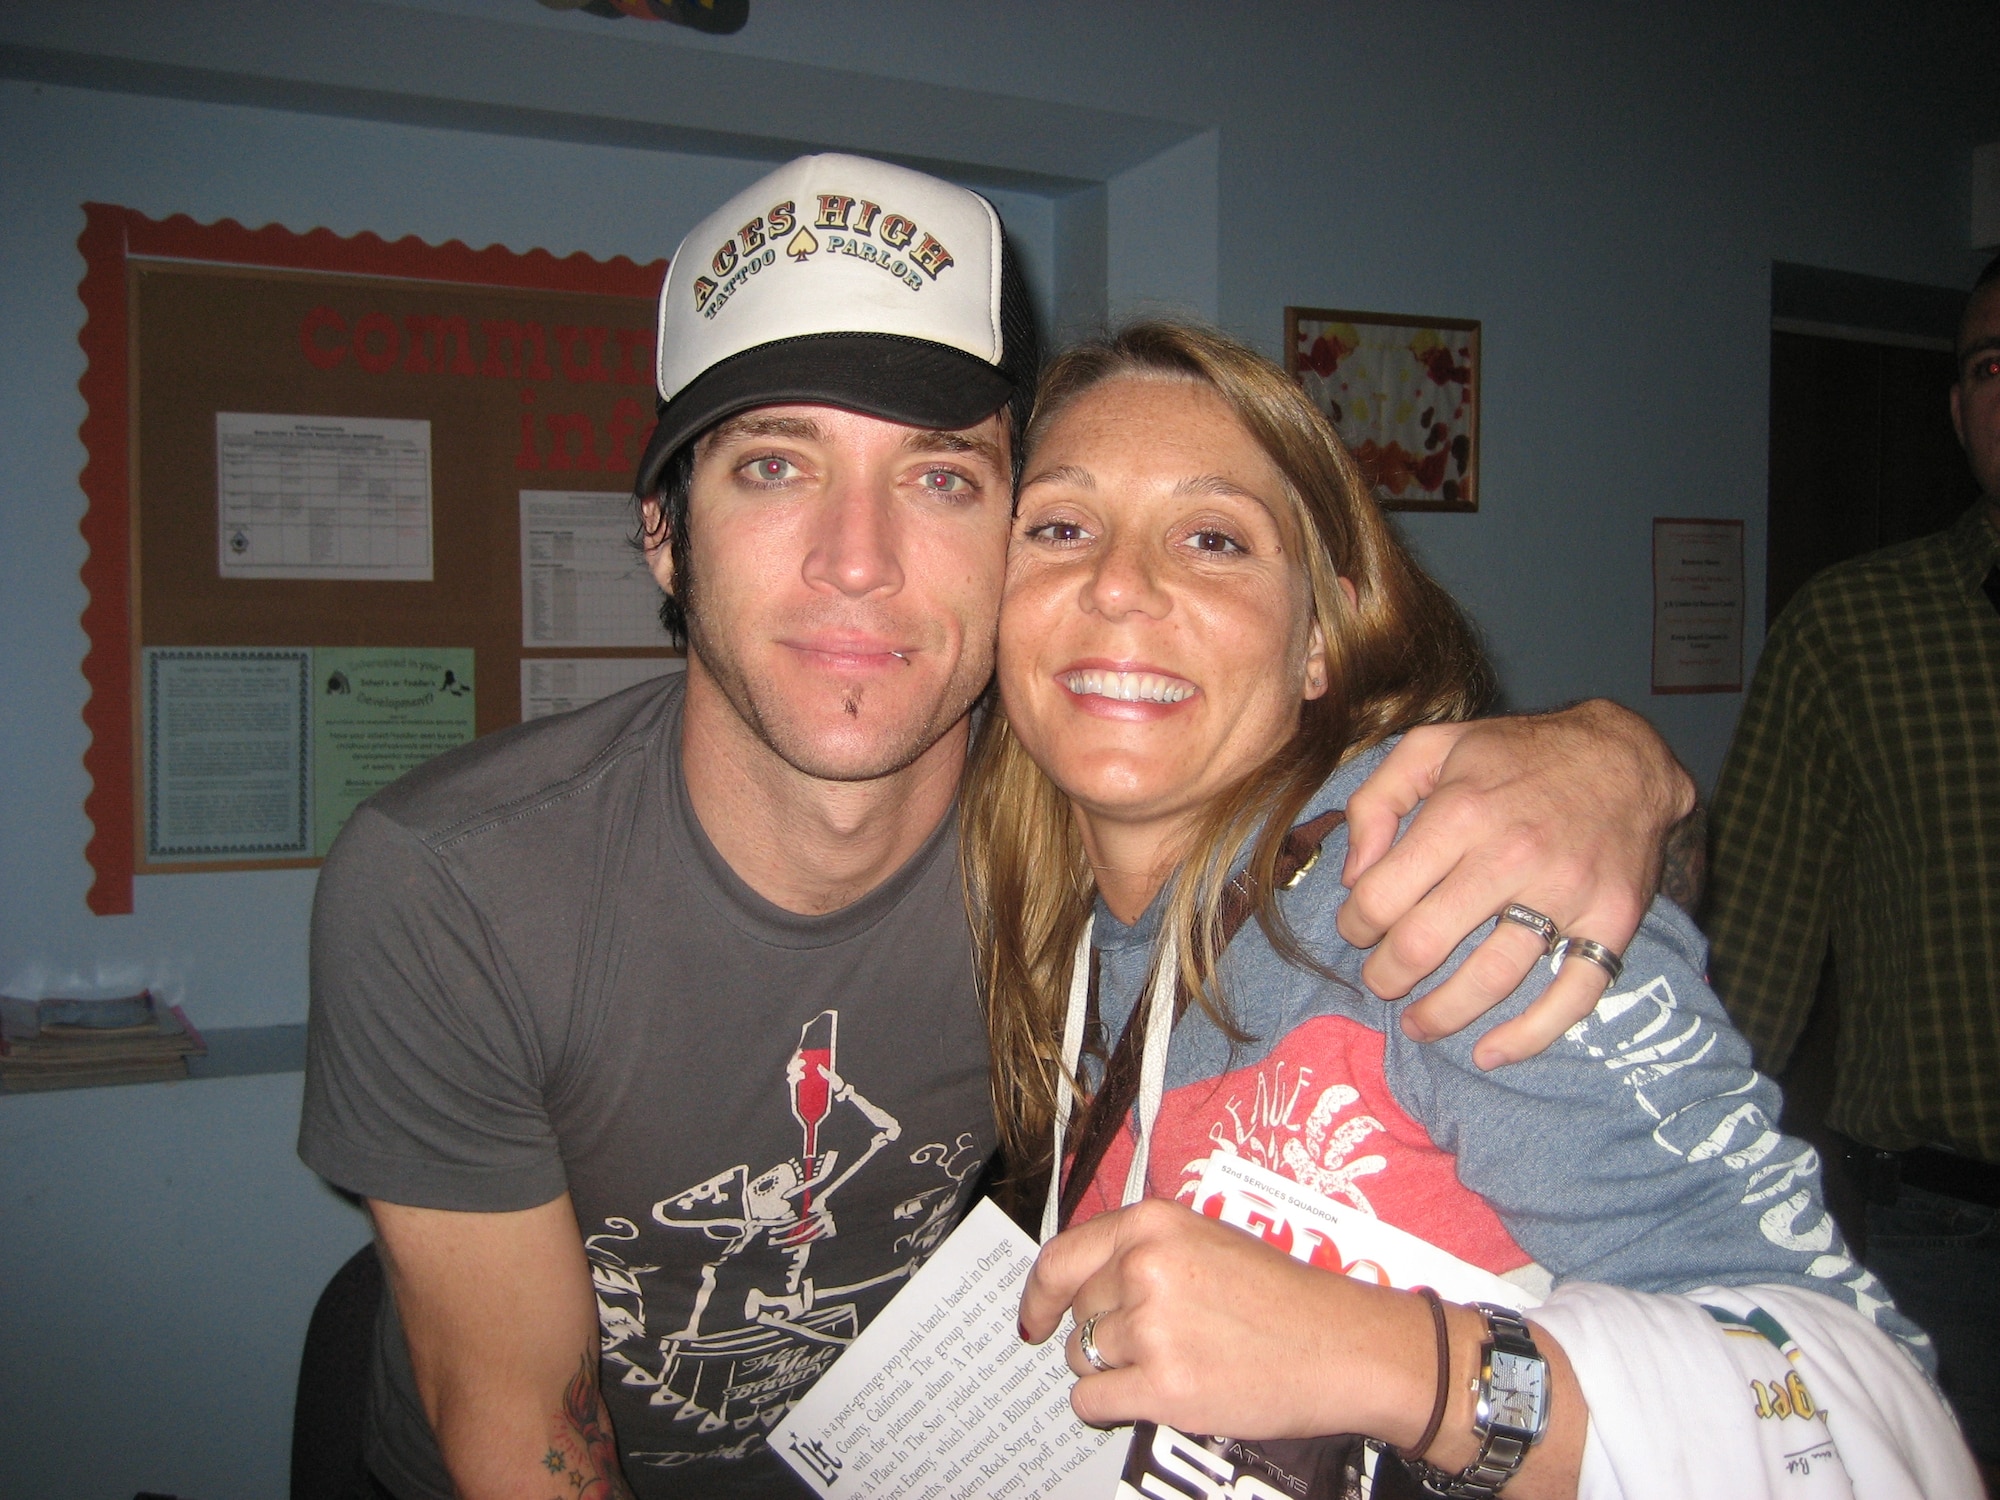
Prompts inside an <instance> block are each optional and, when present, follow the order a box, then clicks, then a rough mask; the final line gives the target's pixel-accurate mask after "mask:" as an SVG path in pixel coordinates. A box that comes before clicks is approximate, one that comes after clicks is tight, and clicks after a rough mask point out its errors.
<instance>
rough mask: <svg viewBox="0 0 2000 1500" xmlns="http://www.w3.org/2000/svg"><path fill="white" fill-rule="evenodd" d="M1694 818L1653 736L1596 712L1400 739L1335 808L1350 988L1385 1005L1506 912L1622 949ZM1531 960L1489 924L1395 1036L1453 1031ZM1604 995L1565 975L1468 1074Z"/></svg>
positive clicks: (1485, 1049) (1516, 941)
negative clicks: (1348, 890) (1359, 950)
mask: <svg viewBox="0 0 2000 1500" xmlns="http://www.w3.org/2000/svg"><path fill="white" fill-rule="evenodd" d="M1419 802H1422V803H1423V806H1422V808H1421V809H1419V810H1418V812H1417V816H1416V819H1415V820H1414V821H1413V822H1412V823H1411V824H1410V826H1409V828H1408V830H1407V831H1405V833H1404V834H1403V836H1402V837H1401V838H1400V839H1398V838H1397V836H1396V829H1397V825H1398V823H1399V822H1400V820H1401V819H1402V818H1403V817H1404V816H1405V815H1406V814H1408V813H1409V811H1410V810H1411V809H1412V808H1413V807H1416V806H1417V804H1418V803H1419ZM1694 806H1695V789H1694V779H1693V778H1692V777H1690V776H1689V775H1688V773H1687V772H1686V770H1684V769H1683V768H1682V766H1681V764H1680V762H1679V761H1677V760H1676V759H1675V758H1674V753H1673V751H1671V750H1670V749H1668V748H1667V744H1666V741H1664V740H1663V739H1661V738H1660V735H1659V733H1658V731H1656V730H1655V729H1654V728H1653V727H1652V725H1650V724H1648V723H1647V722H1646V721H1645V720H1644V719H1642V718H1640V717H1639V716H1638V715H1637V714H1635V713H1633V712H1631V711H1630V710H1629V709H1625V708H1621V707H1619V706H1618V705H1617V704H1615V703H1611V702H1608V701H1606V700H1604V699H1592V700H1590V701H1588V702H1585V703H1579V704H1577V705H1576V706H1575V707H1573V708H1568V709H1564V710H1562V711H1561V712H1559V713H1551V714H1531V715H1523V716H1519V717H1513V718H1501V719H1481V720H1478V721H1476V722H1474V723H1470V724H1441V725H1433V726H1429V727H1426V728H1422V729H1415V730H1412V731H1411V732H1410V733H1409V734H1408V735H1406V736H1405V737H1404V738H1403V741H1402V743H1401V744H1399V745H1398V746H1397V747H1396V748H1395V750H1394V751H1392V752H1391V753H1390V755H1389V757H1388V758H1387V759H1386V760H1385V761H1383V763H1382V764H1381V766H1380V767H1378V768H1377V769H1376V771H1375V774H1374V775H1372V776H1371V777H1369V778H1368V780H1367V781H1366V782H1365V783H1363V784H1362V786H1361V788H1360V789H1359V790H1358V791H1357V792H1356V793H1355V794H1354V796H1353V798H1352V799H1351V800H1350V801H1349V803H1348V807H1347V821H1348V828H1349V830H1350V833H1351V840H1350V845H1349V853H1348V857H1347V867H1346V869H1345V870H1344V871H1343V872H1342V878H1343V879H1344V880H1346V882H1347V883H1348V884H1349V885H1350V886H1351V887H1353V895H1352V896H1351V897H1350V898H1349V900H1348V902H1347V904H1346V905H1345V906H1344V907H1342V908H1341V913H1340V932H1341V935H1342V936H1343V937H1345V938H1346V939H1347V940H1348V941H1349V942H1350V943H1353V944H1355V945H1356V946H1357V947H1371V946H1372V947H1374V948H1375V952H1373V953H1372V954H1370V955H1369V958H1368V962H1367V964H1366V966H1365V967H1364V968H1363V970H1362V978H1363V979H1364V980H1365V981H1366V982H1367V984H1368V987H1369V988H1370V989H1371V990H1373V991H1374V992H1375V993H1376V994H1377V995H1380V996H1382V997H1383V998H1384V999H1391V1000H1393V999H1399V998H1400V997H1402V996H1404V995H1406V994H1408V993H1409V992H1410V990H1411V988H1412V987H1413V986H1414V985H1415V984H1416V983H1417V982H1418V981H1419V980H1421V979H1423V978H1424V976H1426V975H1427V974H1429V973H1431V972H1432V971H1433V970H1435V969H1436V968H1437V967H1438V965H1439V964H1441V963H1443V962H1444V960H1445V959H1446V958H1447V957H1449V956H1450V954H1451V952H1452V950H1453V949H1454V948H1455V947H1457V946H1458V944H1459V942H1460V941H1461V940H1463V939H1464V937H1465V936H1466V934H1468V933H1470V932H1472V931H1473V930H1474V929H1475V928H1477V927H1478V926H1479V925H1480V924H1481V923H1482V922H1485V921H1487V920H1488V919H1489V918H1491V917H1493V916H1494V915H1496V914H1497V913H1498V912H1499V911H1500V909H1501V908H1502V907H1504V906H1505V905H1507V903H1509V902H1510V901H1511V902H1519V903H1520V904H1521V905H1523V906H1527V907H1531V908H1533V909H1534V910H1536V911H1539V912H1541V913H1543V914H1544V915H1546V916H1548V917H1550V918H1552V919H1553V920H1554V921H1555V923H1556V925H1557V927H1559V928H1560V929H1561V930H1562V931H1563V932H1565V933H1569V934H1572V935H1574V936H1577V937H1586V938H1592V939H1595V940H1596V941H1597V942H1600V943H1603V944H1604V945H1605V946H1606V947H1608V948H1610V949H1611V950H1612V951H1613V952H1614V953H1618V952H1623V951H1624V948H1625V945H1626V944H1627V943H1628V942H1630V941H1631V939H1632V934H1633V933H1635V932H1637V931H1638V930H1639V923H1640V921H1641V920H1642V919H1643V918H1644V917H1645V915H1646V908H1647V907H1648V906H1649V905H1651V903H1652V899H1653V894H1654V892H1655V891H1656V890H1657V889H1658V887H1659V880H1660V870H1661V861H1662V857H1663V856H1662V847H1663V842H1664V840H1665V838H1666V836H1667V833H1668V830H1669V829H1671V828H1672V827H1673V826H1674V825H1675V824H1677V823H1679V822H1680V821H1681V820H1682V819H1684V818H1686V817H1687V816H1688V815H1689V814H1690V813H1692V812H1693V811H1694ZM1544 951H1545V950H1544V948H1543V945H1542V941H1541V939H1540V938H1538V937H1537V936H1536V935H1535V934H1534V933H1532V932H1530V931H1529V930H1528V929H1527V928H1525V927H1520V926H1516V925H1515V924H1513V923H1510V922H1502V923H1501V924H1500V925H1499V927H1498V928H1497V929H1496V930H1495V931H1494V933H1493V935H1492V936H1491V937H1489V938H1487V939H1486V941H1485V942H1483V943H1482V944H1480V946H1479V947H1478V948H1477V949H1475V950H1474V951H1473V953H1472V956H1471V957H1470V958H1468V959H1467V960H1466V961H1465V962H1464V963H1463V964H1462V965H1460V966H1459V969H1458V972H1457V973H1455V974H1454V975H1452V977H1451V978H1450V979H1449V980H1447V981H1446V982H1445V983H1444V984H1442V985H1440V986H1439V987H1438V988H1437V989H1436V990H1434V991H1432V992H1431V993H1430V994H1429V995H1427V996H1425V997H1424V998H1423V999H1422V1000H1420V1001H1418V1002H1417V1003H1416V1004H1415V1005H1412V1006H1410V1007H1409V1009H1408V1010H1406V1011H1405V1012H1404V1014H1403V1022H1402V1023H1403V1029H1404V1031H1405V1032H1407V1033H1408V1034H1409V1035H1410V1036H1413V1037H1417V1038H1419V1039H1428V1038H1435V1037H1439V1036H1447V1035H1449V1034H1451V1033H1452V1032H1455V1031H1458V1030H1460V1029H1461V1028H1463V1027H1464V1026H1465V1025H1467V1024H1468V1023H1469V1022H1471V1021H1472V1020H1474V1019H1476V1018H1477V1017H1479V1016H1482V1015H1484V1014H1485V1013H1486V1012H1487V1011H1488V1010H1490V1009H1492V1008H1493V1006H1495V1005H1497V1004H1499V1003H1500V1002H1501V1001H1502V1000H1504V999H1506V998H1507V996H1509V995H1511V994H1512V993H1513V992H1514V990H1515V989H1516V988H1517V987H1518V986H1519V985H1520V983H1521V981H1522V979H1523V978H1525V977H1526V976H1527V973H1528V971H1529V970H1530V969H1531V968H1533V967H1534V965H1535V964H1536V963H1537V962H1538V961H1539V960H1540V959H1541V958H1542V956H1543V953H1544ZM1606 982H1607V981H1606V977H1605V974H1604V971H1603V970H1602V969H1599V968H1598V967H1596V966H1595V965H1594V964H1590V963H1585V962H1582V961H1578V962H1574V963H1568V964H1565V965H1564V966H1563V970H1562V973H1561V974H1560V975H1558V976H1557V978H1556V980H1555V982H1554V983H1553V984H1551V985H1550V986H1549V988H1548V991H1547V993H1546V994H1544V995H1543V996H1542V997H1541V998H1540V999H1539V1000H1537V1001H1536V1002H1535V1004H1534V1005H1532V1006H1531V1007H1529V1009H1528V1010H1527V1011H1526V1012H1525V1013H1524V1014H1522V1015H1520V1016H1517V1017H1515V1018H1514V1019H1513V1020H1511V1021H1509V1022H1507V1023H1506V1024H1505V1025H1504V1026H1498V1027H1495V1028H1494V1029H1493V1030H1492V1031H1491V1032H1489V1033H1488V1034H1487V1035H1486V1036H1484V1037H1482V1038H1481V1039H1480V1042H1479V1046H1478V1049H1477V1051H1476V1054H1475V1055H1476V1057H1477V1058H1478V1061H1479V1064H1480V1066H1481V1067H1488V1068H1491V1067H1497V1066H1499V1065H1500V1064H1501V1063H1506V1062H1517V1061H1519V1060H1520V1059H1521V1058H1523V1057H1531V1056H1533V1055H1534V1054H1535V1053H1537V1052H1540V1051H1541V1050H1542V1049H1543V1048H1545V1047H1547V1046H1548V1045H1549V1044H1550V1043H1551V1042H1553V1041H1554V1040H1555V1039H1556V1038H1557V1037H1559V1036H1561V1035H1562V1034H1563V1032H1565V1031H1566V1030H1568V1029H1569V1028H1570V1027H1571V1026H1573V1025H1575V1024H1576V1023H1577V1022H1578V1021H1580V1020H1582V1019H1583V1017H1585V1016H1587V1015H1589V1014H1590V1012H1591V1010H1592V1008H1593V1007H1594V1006H1595V1005H1596V1004H1597V1001H1598V998H1599V996H1601V995H1602V994H1603V993H1604V989H1605V985H1606Z"/></svg>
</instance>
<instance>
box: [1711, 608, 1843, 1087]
mask: <svg viewBox="0 0 2000 1500" xmlns="http://www.w3.org/2000/svg"><path fill="white" fill-rule="evenodd" d="M1815 602H1816V596H1815V594H1814V593H1813V592H1812V590H1811V588H1810V586H1808V589H1807V591H1806V592H1805V593H1803V594H1801V595H1800V596H1799V598H1797V599H1795V600H1794V601H1793V602H1792V604H1791V605H1790V606H1788V607H1787V609H1786V610H1785V612H1784V614H1783V615H1781V616H1780V617H1779V619H1778V623H1777V624H1776V626H1774V627H1773V629H1772V631H1771V635H1770V637H1769V639H1768V640H1767V641H1766V642H1765V645H1764V655H1763V657H1762V659H1761V660H1759V662H1758V663H1757V675H1756V677H1755V678H1754V679H1752V681H1751V683H1750V693H1749V696H1748V697H1747V698H1746V699H1745V701H1744V704H1743V714H1742V716H1741V717H1740V718H1739V719H1738V720H1737V724H1736V736H1735V738H1734V739H1733V740H1732V741H1731V742H1730V746H1729V754H1728V756H1727V758H1726V759H1725V760H1724V761H1723V763H1722V777H1721V780H1720V782H1719V783H1718V784H1717V786H1716V789H1715V807H1714V809H1713V811H1712V813H1711V816H1710V830H1711V832H1710V848H1711V850H1712V852H1713V856H1714V857H1713V860H1712V862H1711V865H1710V869H1709V889H1708V906H1707V910H1706V912H1705V916H1706V919H1707V920H1706V923H1705V926H1706V928H1707V930H1708V937H1709V944H1710V952H1709V973H1710V976H1711V978H1712V979H1713V981H1714V984H1715V988H1716V991H1717V993H1718V994H1720V995H1721V996H1722V1003H1723V1004H1724V1005H1726V1006H1727V1007H1728V1008H1729V1015H1730V1018H1731V1019H1732V1020H1733V1021H1735V1022H1736V1024H1737V1025H1738V1026H1739V1027H1740V1028H1742V1031H1743V1034H1744V1035H1745V1036H1746V1037H1748V1038H1749V1039H1750V1046H1751V1048H1752V1049H1753V1050H1754V1051H1755V1053H1756V1057H1757V1066H1758V1067H1760V1068H1762V1069H1763V1070H1764V1071H1765V1072H1767V1073H1778V1072H1781V1071H1782V1070H1783V1069H1784V1066H1785V1064H1786V1062H1787V1061H1788V1060H1789V1059H1790V1057H1791V1053H1792V1047H1793V1045H1794V1043H1796V1042H1797V1041H1798V1038H1799V1033H1800V1031H1801V1030H1802V1029H1803V1028H1804V1026H1805V1023H1806V1018H1807V1016H1808V1015H1810V1014H1811V1012H1812V1005H1813V994H1814V991H1815V989H1816V987H1817V986H1818V983H1819V975H1820V965H1821V961H1822V960H1823V959H1824V958H1825V956H1826V945H1827V936H1828V933H1829V930H1830V928H1831V924H1832V921H1833V906H1834V893H1835V890H1836V889H1837V887H1838V883H1839V882H1840V881H1841V880H1842V879H1844V878H1845V877H1846V874H1847V870H1848V861H1849V859H1850V858H1851V854H1850V849H1851V840H1852V833H1851V827H1852V824H1853V821H1854V811H1855V796H1854V782H1853V778H1852V776H1851V775H1850V774H1849V771H1848V767H1849V766H1850V765H1851V764H1852V762H1851V760H1850V759H1849V756H1848V755H1847V753H1846V752H1845V751H1844V749H1843V745H1844V743H1845V740H1844V730H1843V727H1842V716H1841V711H1840V710H1841V704H1840V701H1839V694H1838V693H1837V692H1835V691H1834V690H1833V688H1832V684H1831V682H1830V680H1829V676H1830V674H1832V673H1834V672H1835V671H1837V668H1836V667H1835V666H1834V662H1833V659H1832V655H1833V654H1832V649H1831V647H1830V645H1829V643H1828V641H1827V639H1826V636H1825V634H1824V631H1823V629H1822V628H1821V626H1820V623H1819V619H1820V617H1819V615H1818V614H1817V612H1816V610H1815V608H1814V605H1815Z"/></svg>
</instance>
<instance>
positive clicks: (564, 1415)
mask: <svg viewBox="0 0 2000 1500" xmlns="http://www.w3.org/2000/svg"><path fill="white" fill-rule="evenodd" d="M542 1467H543V1468H545V1469H547V1470H548V1471H549V1473H550V1474H551V1475H553V1476H554V1477H555V1479H556V1480H557V1481H558V1482H559V1483H560V1484H561V1485H562V1486H563V1488H562V1489H561V1490H558V1491H557V1492H556V1495H555V1497H554V1500H632V1490H631V1488H630V1486H628V1485H627V1484H626V1483H625V1474H624V1471H623V1470H621V1469H620V1468H619V1467H618V1439H617V1438H616V1437H615V1436H614V1435H613V1434H612V1431H611V1413H610V1412H608V1411H606V1410H605V1407H604V1396H603V1394H602V1393H601V1392H600V1391H599V1390H598V1389H597V1360H596V1357H595V1356H594V1355H592V1354H585V1355H584V1356H583V1363H582V1365H581V1366H580V1367H579V1368H578V1370H577V1372H576V1374H575V1375H574V1376H573V1377H571V1379H570V1383H569V1389H567V1390H566V1391H564V1392H563V1409H562V1410H561V1411H560V1412H558V1413H557V1414H556V1416H555V1419H554V1420H553V1421H552V1422H551V1423H550V1424H549V1449H548V1452H547V1453H545V1454H543V1455H542Z"/></svg>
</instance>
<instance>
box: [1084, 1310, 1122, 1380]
mask: <svg viewBox="0 0 2000 1500" xmlns="http://www.w3.org/2000/svg"><path fill="white" fill-rule="evenodd" d="M1103 1316H1104V1314H1103V1313H1101V1312H1094V1313H1092V1314H1091V1315H1090V1316H1089V1317H1087V1318H1085V1319H1084V1320H1083V1326H1082V1327H1081V1328H1079V1329H1077V1331H1076V1346H1077V1348H1079V1349H1081V1350H1082V1351H1083V1357H1084V1358H1085V1359H1087V1360H1089V1361H1090V1368H1091V1369H1093V1370H1095V1371H1097V1372H1098V1373H1099V1374H1100V1375H1108V1374H1110V1373H1111V1372H1112V1371H1113V1370H1115V1369H1117V1368H1118V1366H1116V1365H1114V1364H1113V1363H1111V1361H1110V1360H1108V1359H1106V1358H1105V1357H1104V1356H1103V1355H1101V1354H1099V1353H1098V1352H1097V1320H1098V1319H1099V1318H1101V1317H1103Z"/></svg>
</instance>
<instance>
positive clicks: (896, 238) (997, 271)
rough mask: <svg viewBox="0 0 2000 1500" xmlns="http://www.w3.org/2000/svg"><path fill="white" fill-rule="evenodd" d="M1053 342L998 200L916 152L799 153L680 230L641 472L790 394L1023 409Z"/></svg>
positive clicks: (882, 406) (962, 420)
mask: <svg viewBox="0 0 2000 1500" xmlns="http://www.w3.org/2000/svg"><path fill="white" fill-rule="evenodd" d="M1038 363H1039V349H1038V346H1037V342H1036V337H1035V322H1034V314H1033V312H1032V311H1031V310H1030V308H1029V305H1028V297H1027V287H1026V284H1025V283H1024V282H1023V280H1022V278H1021V273H1020V268H1019V266H1018V265H1017V264H1016V263H1015V260H1014V256H1013V252H1012V251H1011V250H1010V249H1009V247H1008V244H1007V234H1006V230H1005V229H1004V228H1003V227H1002V225H1001V223H1000V215H999V214H997V213H995V212H994V209H993V205H992V204H990V203H988V202H987V201H986V200H985V199H984V198H982V197H980V196H979V194H977V193H974V192H970V191H968V190H967V189H965V188H962V187H957V186H954V185H953V184H951V183H949V182H943V181H940V180H939V179H938V178H935V177H930V176H927V175H925V174H924V173H922V172H915V171H911V170H910V169H909V168H908V167H895V166H891V165H889V164H888V163H887V162H880V161H870V160H868V159H867V158H865V157H860V156H835V155H826V156H801V157H799V158H798V159H797V160H796V161H792V162H788V163H786V164H785V165H784V166H782V167H780V168H778V170H777V171H775V172H773V173H772V174H771V175H770V176H768V177H766V178H764V179H763V181H761V182H759V183H757V184H756V185H755V186H753V187H749V188H746V189H744V191H742V192H740V193H738V194H737V195H736V196H735V197H734V198H732V199H730V200H729V202H727V203H725V204H724V205H723V206H722V207H721V208H719V209H717V210H716V211H715V212H714V213H712V214H710V215H709V216H708V217H707V218H706V219H703V220H702V221H701V223H700V224H698V225H696V226H695V228H694V229H693V230H692V231H691V232H690V233H689V234H688V237H687V238H686V239H684V240H682V241H681V244H680V248H679V249H678V250H676V251H675V252H674V258H673V263H672V264H671V265H670V266H669V267H668V269H667V281H666V285H665V286H664V287H662V288H661V290H660V327H659V344H658V380H659V388H660V420H659V425H658V426H657V427H655V428H654V429H653V436H652V440H651V441H650V442H649V443H647V445H646V453H645V456H644V457H643V458H642V459H641V460H640V462H639V473H638V479H637V482H636V484H635V485H634V490H635V492H636V493H638V494H641V495H650V494H652V493H654V492H655V491H656V490H657V489H658V488H659V483H660V474H661V471H662V470H663V469H665V467H666V463H667V459H668V458H669V457H670V456H671V455H672V454H673V452H674V450H675V449H677V448H679V447H680V446H681V445H682V444H683V443H686V442H688V441H690V440H691V439H693V438H695V437H698V436H699V435H700V434H701V433H702V432H703V431H705V430H706V429H707V428H709V427H710V426H712V425H713V424H715V423H716V422H719V421H721V420H722V419H723V418H725V417H729V416H733V415H735V414H736V413H737V412H740V411H747V410H748V409H749V408H751V407H753V406H771V405H776V404H778V403H782V402H815V403H824V404H826V405H830V406H839V407H845V408H847V409H849V410H852V411H858V412H863V413H865V414H867V415H869V416H873V417H884V418H887V419H888V420H890V421H893V422H908V423H911V424H913V425H917V426H922V427H936V428H943V429H952V428H958V427H970V426H972V425H973V424H974V423H976V422H979V421H981V420H983V419H984V418H986V417H989V416H991V415H992V414H993V413H994V412H996V411H998V410H999V409H1000V408H1001V407H1002V406H1005V405H1007V404H1008V403H1010V402H1012V403H1014V418H1015V431H1016V432H1017V433H1018V432H1019V431H1020V429H1021V426H1022V425H1023V424H1024V423H1025V421H1026V418H1027V404H1028V402H1029V401H1030V400H1031V399H1032V397H1033V394H1034V384H1035V375H1036V370H1037V365H1038Z"/></svg>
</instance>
